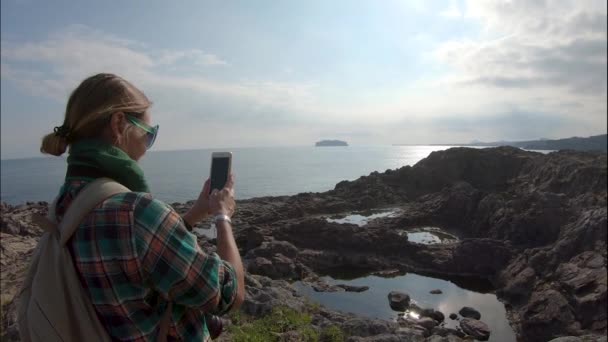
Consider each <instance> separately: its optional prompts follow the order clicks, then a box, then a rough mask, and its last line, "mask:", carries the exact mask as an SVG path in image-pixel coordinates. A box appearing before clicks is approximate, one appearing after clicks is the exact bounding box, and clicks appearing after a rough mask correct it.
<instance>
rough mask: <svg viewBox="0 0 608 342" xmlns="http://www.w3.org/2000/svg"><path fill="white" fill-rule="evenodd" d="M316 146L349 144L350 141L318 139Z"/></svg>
mask: <svg viewBox="0 0 608 342" xmlns="http://www.w3.org/2000/svg"><path fill="white" fill-rule="evenodd" d="M315 146H317V147H319V146H348V143H347V142H346V141H342V140H321V141H317V142H316V143H315Z"/></svg>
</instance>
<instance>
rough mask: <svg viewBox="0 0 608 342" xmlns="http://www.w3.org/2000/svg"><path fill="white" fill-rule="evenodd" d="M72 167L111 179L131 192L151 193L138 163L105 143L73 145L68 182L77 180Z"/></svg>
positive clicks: (96, 141)
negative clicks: (72, 172) (71, 173)
mask: <svg viewBox="0 0 608 342" xmlns="http://www.w3.org/2000/svg"><path fill="white" fill-rule="evenodd" d="M70 167H71V168H72V169H74V168H80V169H85V170H91V171H92V172H91V173H94V174H96V175H99V174H101V175H103V176H104V177H108V178H111V179H113V180H115V181H117V182H118V183H120V184H122V185H124V186H126V187H127V188H129V189H130V190H131V191H135V192H150V189H149V188H148V184H147V183H146V179H145V178H144V172H143V170H142V169H141V167H139V165H138V164H137V162H136V161H134V160H133V159H131V157H129V155H128V154H126V153H125V152H124V151H123V150H121V149H119V148H118V147H116V146H113V145H110V144H108V143H105V142H103V141H99V140H84V141H79V142H76V143H74V144H72V146H71V147H70V155H69V157H68V175H67V176H66V180H69V179H74V178H75V177H74V176H71V175H70ZM94 178H95V177H94Z"/></svg>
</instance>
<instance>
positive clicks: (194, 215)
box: [184, 179, 211, 227]
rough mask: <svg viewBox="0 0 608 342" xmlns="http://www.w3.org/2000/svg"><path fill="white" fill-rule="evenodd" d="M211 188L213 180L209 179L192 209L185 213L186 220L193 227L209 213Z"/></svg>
mask: <svg viewBox="0 0 608 342" xmlns="http://www.w3.org/2000/svg"><path fill="white" fill-rule="evenodd" d="M210 188H211V180H210V179H207V180H206V181H205V184H204V185H203V190H201V193H200V194H199V195H198V199H197V200H196V202H194V204H193V205H192V207H191V208H190V210H188V212H187V213H186V214H185V215H184V220H186V221H187V222H188V224H190V225H191V226H192V227H194V226H195V225H196V224H197V223H199V222H200V221H202V220H203V219H204V218H205V216H207V215H208V214H209V189H210Z"/></svg>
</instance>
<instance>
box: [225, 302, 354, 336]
mask: <svg viewBox="0 0 608 342" xmlns="http://www.w3.org/2000/svg"><path fill="white" fill-rule="evenodd" d="M312 308H314V306H313V307H312ZM230 317H231V319H232V322H233V324H232V325H231V326H230V327H229V328H228V332H229V333H230V335H231V340H232V341H235V342H267V341H269V342H273V341H279V340H280V337H281V335H283V334H284V333H287V332H290V333H292V334H297V340H298V341H305V342H317V341H322V342H343V341H344V340H345V335H344V333H343V332H342V330H340V328H338V327H337V326H333V325H332V326H328V327H326V328H324V329H323V330H321V331H320V332H319V331H317V330H316V329H314V328H313V327H312V325H311V322H312V316H311V315H310V313H309V312H300V311H296V310H293V309H290V308H288V307H276V308H274V309H273V310H272V312H271V313H270V314H268V315H266V316H264V317H262V318H258V319H254V318H252V317H249V316H247V315H245V314H243V313H241V312H236V313H233V314H231V316H230Z"/></svg>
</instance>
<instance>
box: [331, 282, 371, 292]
mask: <svg viewBox="0 0 608 342" xmlns="http://www.w3.org/2000/svg"><path fill="white" fill-rule="evenodd" d="M336 287H339V288H342V289H344V291H346V292H365V291H367V290H369V286H354V285H345V284H338V285H336Z"/></svg>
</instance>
